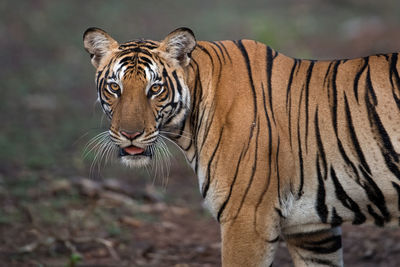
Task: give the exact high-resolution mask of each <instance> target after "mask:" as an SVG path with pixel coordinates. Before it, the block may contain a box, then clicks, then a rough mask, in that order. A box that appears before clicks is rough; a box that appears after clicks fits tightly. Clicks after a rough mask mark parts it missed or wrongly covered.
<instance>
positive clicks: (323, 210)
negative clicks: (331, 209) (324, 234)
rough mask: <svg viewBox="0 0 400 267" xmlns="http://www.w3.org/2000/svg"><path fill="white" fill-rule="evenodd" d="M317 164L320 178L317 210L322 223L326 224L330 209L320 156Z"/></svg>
mask: <svg viewBox="0 0 400 267" xmlns="http://www.w3.org/2000/svg"><path fill="white" fill-rule="evenodd" d="M315 164H316V166H317V177H318V190H317V202H316V205H315V208H316V209H317V213H318V216H319V218H320V219H321V221H322V222H323V223H326V222H327V218H328V207H327V206H326V203H325V184H324V179H323V178H322V173H321V168H320V167H319V156H317V159H316V162H315Z"/></svg>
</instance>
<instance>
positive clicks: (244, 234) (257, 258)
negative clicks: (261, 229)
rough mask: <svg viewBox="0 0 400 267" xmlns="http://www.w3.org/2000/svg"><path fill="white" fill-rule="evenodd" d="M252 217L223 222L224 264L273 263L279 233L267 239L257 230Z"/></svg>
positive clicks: (266, 264) (240, 265) (238, 266)
mask: <svg viewBox="0 0 400 267" xmlns="http://www.w3.org/2000/svg"><path fill="white" fill-rule="evenodd" d="M250 218H251V217H250V216H247V217H245V216H242V217H238V218H236V219H235V220H231V221H229V222H226V223H224V224H221V233H222V266H225V267H228V266H229V267H235V266H237V267H243V266H271V265H272V262H273V258H274V254H275V250H276V248H277V245H278V241H279V235H278V234H277V235H276V238H274V239H272V240H266V239H265V238H263V237H262V236H261V235H260V234H259V233H258V232H257V231H256V228H255V227H254V222H253V221H251V220H250ZM274 228H275V227H274Z"/></svg>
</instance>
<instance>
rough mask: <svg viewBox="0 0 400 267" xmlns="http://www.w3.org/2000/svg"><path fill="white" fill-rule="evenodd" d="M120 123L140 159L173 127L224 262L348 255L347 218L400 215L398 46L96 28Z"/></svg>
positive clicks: (129, 154) (102, 77)
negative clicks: (302, 52) (315, 51)
mask: <svg viewBox="0 0 400 267" xmlns="http://www.w3.org/2000/svg"><path fill="white" fill-rule="evenodd" d="M83 42H84V47H85V49H86V50H87V52H88V53H89V54H90V57H91V63H92V64H93V66H94V67H95V68H96V70H97V72H96V78H95V80H96V81H95V82H96V85H97V95H98V100H99V102H100V104H101V106H102V108H103V110H104V112H105V114H106V116H107V117H108V118H109V119H110V127H109V129H108V136H109V139H110V140H111V143H112V146H113V147H114V148H116V151H119V152H118V153H116V154H118V157H119V158H120V159H121V161H122V162H123V163H124V164H125V165H127V166H130V167H141V166H146V165H148V164H150V163H151V162H153V161H154V160H155V158H154V151H155V150H156V149H157V147H158V146H160V142H159V140H160V139H162V138H164V137H165V138H169V139H170V140H172V141H173V142H174V143H175V144H176V145H177V146H178V147H179V148H181V150H182V151H183V153H184V154H185V156H186V159H187V162H188V164H190V165H191V167H192V168H193V170H194V172H195V173H196V175H197V177H198V184H199V190H200V193H201V195H202V197H203V199H204V203H205V205H206V206H207V208H208V210H209V211H210V213H211V214H212V216H213V217H214V218H215V219H216V220H217V221H218V222H219V225H220V230H221V261H222V266H229V267H230V266H271V265H272V263H273V260H274V253H275V251H276V249H277V245H278V243H279V241H284V242H286V244H287V248H288V250H289V253H290V255H291V259H292V261H293V263H294V265H295V266H343V257H342V251H343V249H342V241H341V225H342V224H343V223H351V224H354V225H361V224H373V225H377V226H380V227H382V226H398V225H399V224H400V154H399V152H400V113H399V109H400V77H399V68H400V62H399V60H398V53H391V54H379V55H372V56H366V57H362V58H355V59H340V60H306V59H297V58H292V57H289V56H285V55H283V54H281V53H279V52H277V51H275V50H274V49H272V48H271V47H269V46H267V45H265V44H263V43H260V42H257V41H253V40H236V41H230V40H227V41H197V40H196V38H195V36H194V33H193V31H192V30H190V29H189V28H178V29H176V30H174V31H172V32H171V33H170V34H168V35H167V36H166V37H165V38H164V39H163V40H162V41H152V40H145V39H137V40H133V41H129V42H126V43H121V44H120V43H118V42H117V41H116V40H114V39H113V38H112V37H111V36H110V35H109V34H108V33H106V32H105V31H104V30H102V29H98V28H89V29H88V30H86V31H85V33H84V36H83Z"/></svg>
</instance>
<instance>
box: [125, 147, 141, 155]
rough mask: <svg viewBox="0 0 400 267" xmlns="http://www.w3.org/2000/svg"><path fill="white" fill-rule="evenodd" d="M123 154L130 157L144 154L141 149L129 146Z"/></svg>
mask: <svg viewBox="0 0 400 267" xmlns="http://www.w3.org/2000/svg"><path fill="white" fill-rule="evenodd" d="M124 150H125V152H126V153H128V154H130V155H136V154H141V153H143V152H144V149H143V148H140V147H136V146H129V147H126V148H124Z"/></svg>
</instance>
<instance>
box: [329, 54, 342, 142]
mask: <svg viewBox="0 0 400 267" xmlns="http://www.w3.org/2000/svg"><path fill="white" fill-rule="evenodd" d="M339 64H340V61H339V60H338V61H336V63H335V66H334V67H333V73H332V86H331V87H332V103H331V108H332V123H333V128H334V129H335V133H336V136H337V135H338V128H337V126H338V125H337V105H338V103H337V87H336V79H337V72H338V68H339Z"/></svg>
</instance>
